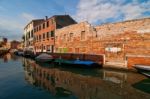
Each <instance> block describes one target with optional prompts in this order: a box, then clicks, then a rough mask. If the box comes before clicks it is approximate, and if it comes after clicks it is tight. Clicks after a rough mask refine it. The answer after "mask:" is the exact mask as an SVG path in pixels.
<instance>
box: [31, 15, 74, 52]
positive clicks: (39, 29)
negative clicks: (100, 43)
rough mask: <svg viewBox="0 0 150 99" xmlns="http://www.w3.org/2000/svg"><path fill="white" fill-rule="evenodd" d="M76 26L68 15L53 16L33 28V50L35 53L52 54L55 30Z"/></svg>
mask: <svg viewBox="0 0 150 99" xmlns="http://www.w3.org/2000/svg"><path fill="white" fill-rule="evenodd" d="M71 24H76V22H75V21H74V20H73V19H72V18H71V17H70V16H69V15H55V16H52V17H50V18H48V17H46V19H45V20H44V21H43V22H42V23H41V24H39V25H37V26H36V27H34V48H35V51H36V52H53V49H54V43H55V40H54V37H55V30H56V29H59V28H62V27H65V26H68V25H71Z"/></svg>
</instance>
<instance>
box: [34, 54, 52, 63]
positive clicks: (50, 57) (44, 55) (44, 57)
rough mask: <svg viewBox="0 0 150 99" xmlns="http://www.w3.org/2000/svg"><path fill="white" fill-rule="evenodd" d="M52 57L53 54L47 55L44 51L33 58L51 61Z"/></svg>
mask: <svg viewBox="0 0 150 99" xmlns="http://www.w3.org/2000/svg"><path fill="white" fill-rule="evenodd" d="M53 59H54V58H53V56H51V55H48V54H46V53H42V54H40V55H39V56H37V57H36V58H35V60H36V61H37V62H51V61H52V60H53Z"/></svg>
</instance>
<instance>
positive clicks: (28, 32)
mask: <svg viewBox="0 0 150 99" xmlns="http://www.w3.org/2000/svg"><path fill="white" fill-rule="evenodd" d="M43 21H44V19H36V20H32V21H31V22H29V23H28V24H27V25H26V26H25V28H24V49H25V50H31V51H33V50H34V45H33V44H34V27H35V26H37V25H38V24H40V23H41V22H43Z"/></svg>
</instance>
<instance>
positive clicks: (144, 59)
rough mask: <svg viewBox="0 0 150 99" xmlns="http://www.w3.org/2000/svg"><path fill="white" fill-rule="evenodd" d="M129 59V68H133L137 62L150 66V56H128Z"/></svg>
mask: <svg viewBox="0 0 150 99" xmlns="http://www.w3.org/2000/svg"><path fill="white" fill-rule="evenodd" d="M127 61H128V63H127V65H128V68H129V69H132V68H133V67H132V66H133V65H135V64H141V65H148V66H150V56H127Z"/></svg>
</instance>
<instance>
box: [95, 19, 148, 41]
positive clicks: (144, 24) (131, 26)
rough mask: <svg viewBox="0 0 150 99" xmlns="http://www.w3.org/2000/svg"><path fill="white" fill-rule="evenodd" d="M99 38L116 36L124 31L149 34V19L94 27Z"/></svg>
mask: <svg viewBox="0 0 150 99" xmlns="http://www.w3.org/2000/svg"><path fill="white" fill-rule="evenodd" d="M95 28H96V30H97V35H98V36H99V38H101V39H103V37H110V36H112V35H118V34H120V33H124V32H126V31H136V32H147V31H149V32H150V18H145V19H137V20H130V21H124V22H118V23H109V24H104V25H99V26H96V27H95Z"/></svg>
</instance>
